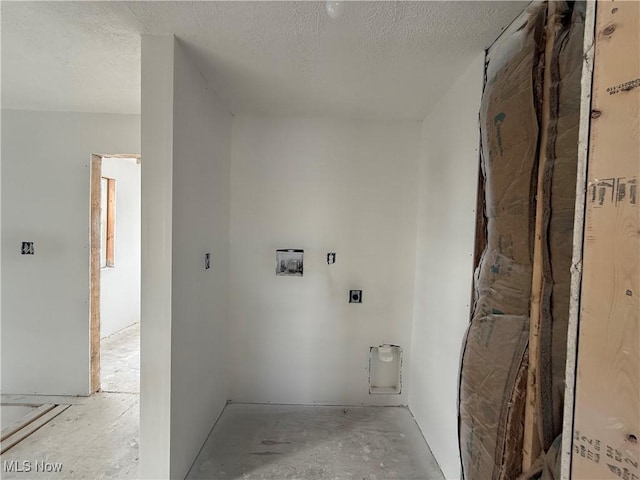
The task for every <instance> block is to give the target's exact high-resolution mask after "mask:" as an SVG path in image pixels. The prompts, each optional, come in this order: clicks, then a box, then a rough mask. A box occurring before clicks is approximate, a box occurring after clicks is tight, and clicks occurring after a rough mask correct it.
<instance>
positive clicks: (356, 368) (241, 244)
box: [229, 115, 420, 405]
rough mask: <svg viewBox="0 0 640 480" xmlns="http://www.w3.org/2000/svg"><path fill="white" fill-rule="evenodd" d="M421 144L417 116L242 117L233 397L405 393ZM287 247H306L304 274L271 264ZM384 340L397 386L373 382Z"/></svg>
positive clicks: (293, 399)
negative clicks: (398, 353) (375, 389)
mask: <svg viewBox="0 0 640 480" xmlns="http://www.w3.org/2000/svg"><path fill="white" fill-rule="evenodd" d="M419 149H420V123H419V122H413V121H406V122H374V121H361V120H337V119H330V118H281V117H256V116H242V115H241V116H236V117H234V120H233V143H232V168H231V263H230V295H229V298H230V313H231V323H230V337H229V338H230V341H229V348H230V353H231V357H230V366H231V395H230V399H231V400H233V401H240V402H274V403H304V404H313V403H317V404H361V403H362V404H367V405H385V404H406V403H407V399H408V397H407V387H408V385H407V383H408V375H407V374H408V371H409V363H410V356H409V355H408V353H409V352H408V350H409V343H410V334H411V321H412V313H413V282H414V263H415V247H416V245H415V233H416V199H417V167H418V160H419V158H418V157H419ZM281 248H299V249H304V252H305V253H304V275H303V276H302V277H281V276H276V275H275V266H276V261H275V256H276V249H281ZM328 252H336V263H335V264H333V265H328V264H327V262H326V255H327V253H328ZM350 289H358V290H363V297H362V298H363V303H362V304H349V303H348V299H349V290H350ZM383 343H392V344H396V345H400V346H401V347H402V348H403V349H404V365H403V374H404V377H403V381H404V386H403V390H402V394H401V395H369V390H368V361H369V348H370V347H371V346H378V345H380V344H383Z"/></svg>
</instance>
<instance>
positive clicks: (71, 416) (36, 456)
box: [0, 324, 140, 480]
mask: <svg viewBox="0 0 640 480" xmlns="http://www.w3.org/2000/svg"><path fill="white" fill-rule="evenodd" d="M139 336H140V330H139V325H138V324H136V325H134V326H133V327H129V328H127V329H125V330H121V331H120V332H117V333H115V334H113V335H111V336H109V337H107V338H105V339H103V341H102V342H101V348H102V352H101V360H102V372H101V374H102V375H101V380H102V382H101V384H102V389H103V390H107V389H109V390H110V391H109V392H106V391H103V392H99V393H96V394H94V395H92V396H91V397H51V396H24V395H21V396H16V395H9V396H5V395H3V397H2V400H3V402H8V403H9V402H10V403H12V404H17V403H21V402H22V403H24V404H29V403H51V404H71V406H70V407H69V408H68V409H66V410H65V411H64V412H62V413H61V414H60V415H58V416H57V417H55V418H54V419H53V420H51V421H50V422H49V423H47V424H46V425H44V426H43V427H42V428H40V429H39V430H37V431H36V432H34V433H33V434H31V435H30V436H29V437H27V438H26V439H25V440H23V441H22V442H20V443H19V444H17V445H16V446H15V447H13V448H11V449H10V450H9V451H7V452H6V453H4V454H2V456H1V460H2V462H0V464H2V465H3V466H4V467H5V468H4V469H3V471H2V473H1V475H2V478H3V479H22V480H26V479H32V478H38V479H53V478H55V479H87V480H89V479H90V480H94V479H97V478H102V479H119V480H120V479H121V480H125V479H135V478H138V438H139V424H140V414H139V410H140V395H139V393H137V392H139V390H140V389H139V384H140V381H139V375H140V374H139V371H140V367H139V363H140V360H139V358H140V353H139V352H140V347H139V343H140V340H139ZM12 461H16V462H18V464H17V465H23V464H22V462H24V461H29V462H31V465H32V468H33V469H35V462H48V463H51V464H54V463H59V464H61V467H62V469H61V470H60V471H58V472H53V471H52V472H35V470H32V471H31V472H18V471H15V470H14V471H7V467H6V465H8V463H5V462H12ZM9 465H10V463H9Z"/></svg>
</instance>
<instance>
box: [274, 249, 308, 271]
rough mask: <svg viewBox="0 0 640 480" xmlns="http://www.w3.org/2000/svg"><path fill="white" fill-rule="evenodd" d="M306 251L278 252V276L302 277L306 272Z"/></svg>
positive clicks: (290, 250)
mask: <svg viewBox="0 0 640 480" xmlns="http://www.w3.org/2000/svg"><path fill="white" fill-rule="evenodd" d="M303 262H304V250H298V249H282V250H276V275H278V276H293V277H301V276H302V272H303V270H304V265H303Z"/></svg>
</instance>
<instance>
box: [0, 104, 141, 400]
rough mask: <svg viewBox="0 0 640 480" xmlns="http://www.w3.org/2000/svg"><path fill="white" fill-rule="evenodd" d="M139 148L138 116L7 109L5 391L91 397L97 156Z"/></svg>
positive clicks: (4, 163)
mask: <svg viewBox="0 0 640 480" xmlns="http://www.w3.org/2000/svg"><path fill="white" fill-rule="evenodd" d="M139 150H140V117H139V116H138V115H110V114H88V113H59V112H58V113H54V112H35V111H18V110H2V300H3V301H2V393H15V394H48V395H86V394H88V393H89V390H90V386H89V217H90V204H89V187H90V164H91V154H93V153H99V154H100V153H112V154H113V153H138V152H139ZM23 241H33V242H35V243H34V247H35V255H21V242H23Z"/></svg>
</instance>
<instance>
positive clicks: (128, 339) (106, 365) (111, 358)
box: [100, 322, 140, 393]
mask: <svg viewBox="0 0 640 480" xmlns="http://www.w3.org/2000/svg"><path fill="white" fill-rule="evenodd" d="M100 388H101V390H102V391H103V392H119V393H140V322H138V323H134V324H133V325H131V326H129V327H127V328H124V329H122V330H120V331H118V332H116V333H114V334H112V335H109V336H108V337H105V338H103V339H101V340H100Z"/></svg>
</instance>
